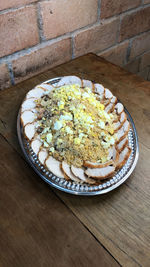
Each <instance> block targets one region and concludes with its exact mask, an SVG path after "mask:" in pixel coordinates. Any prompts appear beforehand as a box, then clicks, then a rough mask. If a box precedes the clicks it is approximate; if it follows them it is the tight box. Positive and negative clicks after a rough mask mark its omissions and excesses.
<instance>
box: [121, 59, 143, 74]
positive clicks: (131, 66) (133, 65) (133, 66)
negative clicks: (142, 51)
mask: <svg viewBox="0 0 150 267" xmlns="http://www.w3.org/2000/svg"><path fill="white" fill-rule="evenodd" d="M139 64H140V59H139V58H136V59H135V60H133V61H131V62H129V63H128V64H126V65H125V66H124V69H125V70H128V71H130V72H132V73H137V72H138V71H139Z"/></svg>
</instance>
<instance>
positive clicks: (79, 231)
mask: <svg viewBox="0 0 150 267" xmlns="http://www.w3.org/2000/svg"><path fill="white" fill-rule="evenodd" d="M70 74H75V75H79V76H80V77H81V78H85V79H89V80H93V81H95V82H100V83H102V84H103V85H104V86H105V87H107V88H109V89H111V90H112V92H113V93H114V94H115V95H116V96H117V97H118V98H119V99H120V100H121V101H122V102H123V104H124V105H125V106H126V107H127V109H128V111H129V112H130V114H131V116H132V117H133V119H134V122H135V125H136V128H137V132H138V136H139V145H140V158H139V161H138V164H137V167H136V169H135V171H134V172H133V174H132V175H131V176H130V178H129V179H128V180H127V181H126V182H125V183H124V184H123V185H122V186H120V187H119V188H118V189H116V190H114V191H112V192H110V193H108V194H106V195H100V196H95V197H79V196H73V195H69V194H65V193H63V192H60V191H58V190H55V189H53V188H51V187H49V186H48V185H47V184H45V183H44V182H43V181H42V180H41V179H40V178H39V177H38V176H37V175H36V173H35V172H34V171H33V170H32V169H31V167H30V166H29V165H28V164H27V163H26V161H25V159H24V157H23V154H22V152H21V149H20V147H19V144H18V140H17V135H16V117H17V113H18V110H19V107H20V104H21V102H22V100H23V98H24V96H25V94H26V93H27V91H28V90H30V89H31V88H33V87H34V86H35V85H37V84H39V83H41V82H42V81H45V80H47V79H50V78H53V77H58V76H63V75H70ZM149 137H150V83H149V82H147V81H144V80H142V79H141V78H139V77H137V76H136V75H133V74H130V73H128V72H126V71H125V70H123V69H121V68H120V67H117V66H115V65H113V64H111V63H108V62H107V61H105V60H104V59H101V58H100V57H97V56H96V55H94V54H88V55H86V56H82V57H80V58H78V59H75V60H72V61H70V62H68V63H66V64H63V65H61V66H58V67H56V68H54V69H52V70H49V71H47V72H45V73H43V74H40V75H38V76H36V77H34V78H32V79H29V80H27V81H25V82H22V83H20V84H18V85H16V86H14V87H12V88H9V89H7V90H5V91H2V92H1V93H0V148H1V160H0V172H1V175H0V267H6V266H7V267H24V266H25V267H28V266H29V267H32V266H34V267H35V266H36V267H38V266H42V267H53V266H55V267H57V266H58V267H61V266H65V267H67V266H78V267H79V266H86V267H88V266H90V267H95V266H99V267H103V266H109V267H110V266H127V267H129V266H147V267H149V266H150V140H149Z"/></svg>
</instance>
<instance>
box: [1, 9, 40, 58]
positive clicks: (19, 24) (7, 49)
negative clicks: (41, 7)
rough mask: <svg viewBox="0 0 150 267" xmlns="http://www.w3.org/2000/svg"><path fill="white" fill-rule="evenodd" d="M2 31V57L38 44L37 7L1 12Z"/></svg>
mask: <svg viewBox="0 0 150 267" xmlns="http://www.w3.org/2000/svg"><path fill="white" fill-rule="evenodd" d="M0 33H1V34H0V57H3V56H6V55H8V54H12V53H14V52H15V51H18V50H21V49H24V48H27V47H30V46H32V45H35V44H37V43H38V41H39V36H38V29H37V17H36V9H35V7H34V6H29V7H25V8H20V9H18V10H16V11H10V12H7V13H5V14H1V15H0Z"/></svg>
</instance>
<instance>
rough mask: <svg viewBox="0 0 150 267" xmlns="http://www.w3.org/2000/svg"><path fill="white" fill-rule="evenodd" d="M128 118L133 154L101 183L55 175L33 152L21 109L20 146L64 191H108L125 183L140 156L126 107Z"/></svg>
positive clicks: (44, 175)
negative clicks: (95, 183) (25, 133)
mask: <svg viewBox="0 0 150 267" xmlns="http://www.w3.org/2000/svg"><path fill="white" fill-rule="evenodd" d="M59 80H60V77H59V78H55V79H51V80H48V81H46V82H44V83H47V84H55V83H57V82H58V81H59ZM124 110H125V112H126V114H127V118H128V120H129V122H130V125H131V128H130V130H129V133H128V140H129V146H130V148H131V154H130V157H129V159H128V160H127V162H126V164H125V165H124V166H123V167H122V168H121V169H120V170H118V172H116V174H115V175H114V176H113V177H112V178H110V179H107V180H103V181H101V184H99V185H93V186H91V185H88V184H77V183H75V182H71V181H66V180H65V179H62V178H59V177H57V176H55V175H54V174H53V173H51V172H50V171H48V169H46V168H45V167H44V166H43V165H42V164H41V163H40V162H39V161H38V158H37V156H36V154H35V153H34V152H33V150H32V148H31V147H30V145H29V143H28V142H27V140H26V139H25V138H24V136H23V131H22V126H21V123H20V111H19V113H18V118H17V134H18V139H19V143H20V146H21V148H22V151H23V153H24V156H25V158H26V160H27V161H28V162H29V164H30V165H31V166H32V167H33V169H34V170H35V172H36V173H37V174H38V175H39V176H40V177H41V178H42V179H43V180H44V181H45V182H46V183H48V184H49V185H51V186H53V187H55V188H57V189H59V190H61V191H64V192H66V193H70V194H74V195H83V196H94V195H100V194H105V193H108V192H110V191H112V190H114V189H115V188H117V187H118V186H120V185H121V184H122V183H124V182H125V181H126V180H127V179H128V178H129V176H130V175H131V173H132V172H133V170H134V168H135V166H136V164H137V161H138V157H139V146H138V136H137V132H136V128H135V125H134V122H133V119H132V117H131V115H130V114H129V112H128V111H127V109H126V108H124Z"/></svg>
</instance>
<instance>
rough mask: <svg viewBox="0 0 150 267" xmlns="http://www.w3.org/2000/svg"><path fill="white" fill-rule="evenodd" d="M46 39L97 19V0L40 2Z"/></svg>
mask: <svg viewBox="0 0 150 267" xmlns="http://www.w3.org/2000/svg"><path fill="white" fill-rule="evenodd" d="M40 6H41V12H42V18H43V29H44V35H45V37H46V39H50V38H54V37H56V36H60V35H63V34H65V33H67V32H71V31H74V30H76V29H79V28H81V27H84V26H86V25H88V24H91V23H94V22H95V21H96V20H97V0H72V1H70V0H61V1H60V0H55V1H44V2H41V3H40Z"/></svg>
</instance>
